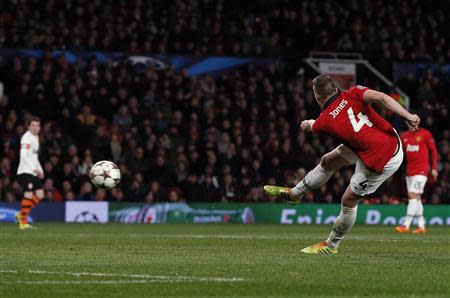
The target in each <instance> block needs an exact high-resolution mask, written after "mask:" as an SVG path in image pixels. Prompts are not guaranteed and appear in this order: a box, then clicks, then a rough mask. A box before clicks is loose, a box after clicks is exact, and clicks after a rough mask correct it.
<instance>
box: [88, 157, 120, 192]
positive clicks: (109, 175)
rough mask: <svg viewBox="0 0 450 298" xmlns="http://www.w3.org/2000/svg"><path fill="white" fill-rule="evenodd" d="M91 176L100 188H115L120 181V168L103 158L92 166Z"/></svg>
mask: <svg viewBox="0 0 450 298" xmlns="http://www.w3.org/2000/svg"><path fill="white" fill-rule="evenodd" d="M89 177H90V178H91V181H92V183H93V184H94V185H95V186H97V187H99V188H105V189H108V188H113V187H115V186H116V185H117V184H118V183H119V182H120V170H119V167H118V166H117V165H116V164H115V163H113V162H111V161H108V160H101V161H98V162H96V163H95V164H94V165H93V166H92V168H91V170H90V172H89Z"/></svg>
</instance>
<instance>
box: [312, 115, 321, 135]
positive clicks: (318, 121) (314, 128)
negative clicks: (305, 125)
mask: <svg viewBox="0 0 450 298" xmlns="http://www.w3.org/2000/svg"><path fill="white" fill-rule="evenodd" d="M321 119H322V118H321V117H320V116H319V118H317V119H316V121H315V122H314V124H313V125H312V126H311V132H312V133H315V134H316V133H320V132H321V131H322V129H323V124H322V122H323V121H322V120H321Z"/></svg>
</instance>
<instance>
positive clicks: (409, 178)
mask: <svg viewBox="0 0 450 298" xmlns="http://www.w3.org/2000/svg"><path fill="white" fill-rule="evenodd" d="M401 139H402V143H403V150H404V151H405V152H406V188H407V190H408V207H407V209H406V218H405V222H404V223H403V225H402V226H398V227H396V228H395V230H396V231H397V232H399V233H407V232H409V227H410V226H411V223H412V221H413V219H414V217H417V222H418V226H419V227H418V228H417V229H415V230H414V231H412V232H413V233H414V234H423V233H425V232H426V229H425V218H424V217H423V205H422V198H421V195H422V194H423V189H424V188H425V184H426V183H427V179H428V175H429V174H430V158H429V156H430V154H431V179H432V180H433V181H436V179H437V176H438V171H437V163H438V154H437V150H436V144H435V142H434V139H433V136H432V135H431V133H430V132H429V131H428V130H426V129H424V128H420V129H419V130H418V131H413V129H411V128H409V131H406V132H404V133H403V134H402V136H401Z"/></svg>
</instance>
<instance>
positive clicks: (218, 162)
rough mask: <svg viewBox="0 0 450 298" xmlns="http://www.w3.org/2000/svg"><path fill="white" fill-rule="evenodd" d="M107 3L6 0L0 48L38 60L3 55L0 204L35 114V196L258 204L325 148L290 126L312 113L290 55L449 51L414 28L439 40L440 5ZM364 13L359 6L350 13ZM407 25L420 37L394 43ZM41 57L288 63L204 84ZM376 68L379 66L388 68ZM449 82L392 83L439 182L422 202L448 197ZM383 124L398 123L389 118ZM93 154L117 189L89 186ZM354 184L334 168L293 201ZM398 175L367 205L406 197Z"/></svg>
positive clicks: (347, 172)
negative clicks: (432, 155)
mask: <svg viewBox="0 0 450 298" xmlns="http://www.w3.org/2000/svg"><path fill="white" fill-rule="evenodd" d="M112 2H113V1H95V0H94V1H83V0H78V1H47V2H46V3H45V4H44V5H43V4H42V3H40V1H27V4H26V5H25V4H24V3H25V2H24V1H8V2H6V3H4V4H3V5H4V7H3V9H2V13H1V14H0V44H1V46H2V47H6V48H42V49H47V51H46V55H45V57H44V58H43V59H36V58H28V59H21V58H19V57H15V58H14V59H11V60H6V59H2V60H0V63H1V64H0V67H1V69H0V73H1V76H0V82H2V84H3V90H4V91H3V93H4V94H3V96H1V97H0V138H1V140H2V144H1V147H0V156H1V160H0V199H1V200H7V201H15V200H17V199H18V198H20V197H21V196H20V192H21V189H20V186H19V184H18V183H17V181H16V180H15V171H16V169H17V163H18V152H19V151H18V150H19V142H20V137H21V135H22V134H23V133H24V132H25V131H26V125H25V121H26V119H27V118H28V117H29V116H30V115H37V116H39V117H40V118H41V124H42V130H41V152H40V160H41V163H42V165H43V167H44V171H45V176H46V177H45V179H44V189H45V193H46V194H45V197H46V199H48V200H54V201H62V200H105V199H108V200H112V201H124V200H125V201H147V202H156V201H166V200H170V201H180V200H187V201H222V202H229V201H268V200H269V198H267V197H265V196H264V195H263V192H262V188H261V186H262V185H263V184H265V183H267V184H284V185H290V186H291V185H294V184H296V183H297V182H298V181H300V180H301V179H302V178H303V177H304V175H305V173H306V171H308V170H310V169H312V168H313V167H314V166H315V165H316V164H317V163H318V161H319V158H320V156H321V155H323V154H324V153H326V152H327V151H329V150H331V149H333V148H334V147H335V146H336V145H337V144H336V143H335V142H334V140H332V139H331V138H327V137H318V136H314V135H310V134H304V133H302V132H300V131H299V129H298V124H299V123H300V122H301V120H304V119H311V118H315V117H317V115H318V114H319V113H320V109H319V107H318V106H317V104H316V103H315V101H314V96H313V94H312V90H311V79H312V76H313V74H309V73H306V74H305V75H303V76H297V77H296V76H294V75H293V74H292V72H289V71H287V69H288V68H289V67H290V66H291V64H290V62H291V60H290V59H291V58H292V57H296V58H298V57H301V55H306V53H307V52H308V51H309V50H327V49H330V48H333V49H335V50H346V51H357V52H362V53H364V54H365V55H366V57H368V58H369V59H370V57H375V56H379V57H384V58H389V59H395V60H399V61H435V62H439V63H444V62H447V61H448V60H449V55H450V51H449V50H448V49H447V48H448V46H446V42H447V41H446V40H445V38H444V37H443V36H439V35H438V34H437V33H436V34H429V32H428V31H426V30H427V29H426V28H429V29H430V30H431V32H445V30H442V29H440V30H438V29H439V28H441V26H444V25H445V18H444V16H443V15H442V11H440V10H439V9H437V10H436V11H435V13H434V14H432V15H431V17H430V18H424V17H423V16H424V13H423V10H424V9H428V8H427V7H426V5H425V4H420V3H419V1H399V2H396V3H391V4H389V5H387V6H384V7H383V8H380V5H381V2H377V1H375V2H370V1H364V2H356V1H347V2H346V3H345V5H346V8H351V9H354V10H355V11H360V12H361V18H358V19H355V20H354V21H351V20H350V16H348V15H345V13H344V12H345V11H348V9H347V10H343V9H340V6H339V5H337V4H336V3H335V2H334V1H326V2H325V3H324V4H323V7H321V8H319V7H318V6H317V4H316V1H292V2H286V1H260V2H261V3H260V5H261V6H260V7H256V8H255V7H246V4H245V1H241V2H243V3H241V4H240V5H237V4H236V1H208V0H204V1H181V0H180V1H174V2H170V3H171V4H168V3H169V2H168V1H131V4H130V3H129V1H117V2H116V1H114V5H113V4H112ZM425 2H427V1H425ZM17 3H18V4H17ZM263 3H264V4H263ZM363 3H364V5H365V6H364V7H366V9H364V10H362V9H361V8H360V7H359V8H358V6H362V5H363ZM16 5H22V6H23V9H20V10H18V9H14V8H15V7H16ZM124 5H131V6H132V7H133V8H134V9H128V10H125V9H122V6H124ZM392 5H398V7H397V9H396V11H397V13H396V14H400V15H399V16H398V17H396V18H393V17H387V13H388V12H389V11H391V10H392V9H393V7H392ZM236 7H239V11H236ZM205 11H208V12H209V13H208V14H207V15H204V14H202V13H200V12H205ZM250 11H252V12H253V13H250ZM269 11H270V13H268V12H269ZM256 12H257V13H256ZM375 12H376V13H375ZM55 16H56V18H57V19H58V22H55V21H54V18H55ZM367 19H369V20H370V22H367ZM363 24H370V25H369V26H366V25H363ZM418 24H423V26H420V27H421V28H423V29H421V30H425V31H423V32H422V31H421V30H419V31H418V32H417V34H415V35H408V34H407V35H404V34H402V32H404V31H405V28H408V31H409V32H411V31H413V30H412V29H411V28H413V27H414V26H417V25H418ZM388 27H391V28H394V30H388V29H387V28H388ZM204 28H208V29H209V30H208V31H205V30H204ZM287 28H288V29H287ZM320 28H327V29H330V28H334V32H333V33H331V31H330V30H327V31H325V30H323V31H322V30H320ZM349 28H351V30H350V31H349V30H348V29H349ZM344 32H348V33H344ZM205 33H208V34H205ZM52 48H53V49H70V50H80V49H85V50H106V51H110V50H114V51H125V52H130V53H139V52H146V53H147V52H150V53H154V52H157V53H182V54H196V55H210V54H212V55H224V54H227V55H238V56H240V55H261V56H275V57H286V59H285V60H283V59H282V60H280V61H279V62H276V63H273V64H270V65H269V66H267V67H256V66H253V65H249V66H245V67H242V68H240V69H238V70H234V71H231V72H228V73H224V74H223V75H221V76H219V77H214V78H213V77H211V76H202V77H189V76H188V75H187V74H186V72H184V71H180V72H177V71H175V70H174V69H172V68H166V69H164V70H161V71H158V70H157V69H156V68H155V67H153V66H149V67H148V68H147V69H146V70H145V71H144V72H142V73H139V72H136V71H135V70H134V69H133V68H132V67H131V66H130V65H129V64H127V63H126V61H122V63H119V64H113V62H112V61H109V62H108V63H106V64H99V63H98V62H97V61H96V59H94V58H93V59H91V60H90V61H89V63H88V64H87V65H86V66H82V65H81V64H78V63H76V64H69V63H68V62H67V61H66V60H65V59H64V57H63V56H61V57H59V58H52V57H51V56H50V55H49V53H50V50H49V49H52ZM445 49H447V52H445ZM394 53H395V54H394ZM382 60H383V59H379V60H378V64H379V66H380V67H381V69H382V70H384V71H387V72H388V73H389V71H390V70H388V69H384V68H383V67H384V66H383V65H382V64H380V63H381V62H380V61H382ZM449 82H450V80H449V77H448V75H446V74H445V73H444V72H433V71H431V70H430V71H428V72H426V73H425V75H424V76H422V77H414V76H409V77H407V78H406V79H404V80H402V81H401V82H399V85H400V86H401V87H402V88H403V89H404V90H405V91H406V92H407V93H408V94H409V95H410V96H411V98H412V107H413V108H414V109H415V110H416V111H417V112H418V114H419V115H420V116H421V117H422V124H423V127H426V128H428V129H429V130H430V131H431V132H432V133H433V135H434V137H435V139H436V142H437V146H438V151H439V168H438V171H439V179H438V181H437V182H436V183H434V184H431V185H430V187H429V188H428V190H427V192H426V197H427V198H428V199H429V202H430V203H434V204H438V203H449V202H450V201H449V199H450V195H449V194H450V180H449V179H450V123H449V121H448V119H449V114H448V112H449V111H448V108H449V106H450V98H449V95H448V92H447V93H446V90H449ZM360 83H365V84H367V85H368V86H369V87H372V88H377V87H379V86H372V85H371V84H370V82H366V81H362V82H360ZM385 116H386V115H385ZM387 117H389V115H387ZM390 120H392V121H393V122H394V123H396V124H397V128H398V129H404V127H402V126H401V125H400V124H399V121H397V120H398V119H390ZM100 159H108V160H112V161H114V162H116V163H117V164H118V165H119V167H120V169H121V172H122V175H123V178H122V181H121V183H120V185H119V186H118V187H117V188H115V189H113V190H111V191H105V190H102V189H95V188H94V187H93V185H92V184H91V183H90V182H89V177H88V175H87V173H88V170H89V168H90V166H91V165H92V164H93V162H95V161H97V160H100ZM351 174H352V171H351V169H344V170H342V171H339V172H337V173H336V174H335V175H334V176H333V177H332V178H331V181H330V182H328V183H327V184H326V185H323V186H322V187H321V188H320V189H318V190H316V191H314V192H313V193H310V194H309V195H308V196H307V197H306V198H305V200H306V201H315V202H324V203H331V202H338V201H339V198H340V195H341V194H342V193H343V192H344V190H345V188H346V186H347V185H348V182H349V180H350V177H351ZM403 181H404V176H402V173H401V172H399V173H398V174H397V175H395V177H394V178H393V179H390V180H389V181H388V182H387V183H386V184H385V185H384V186H383V187H382V188H381V189H380V190H379V191H377V193H376V194H375V198H376V199H367V200H366V202H370V203H377V202H383V203H395V202H398V201H399V200H401V199H402V196H404V195H405V190H404V189H403V187H402V185H403Z"/></svg>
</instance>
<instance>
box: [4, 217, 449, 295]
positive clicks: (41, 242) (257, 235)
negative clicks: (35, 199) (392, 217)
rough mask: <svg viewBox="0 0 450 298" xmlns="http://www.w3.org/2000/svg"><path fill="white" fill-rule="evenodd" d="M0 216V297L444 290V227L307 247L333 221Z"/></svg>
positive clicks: (374, 230)
mask: <svg viewBox="0 0 450 298" xmlns="http://www.w3.org/2000/svg"><path fill="white" fill-rule="evenodd" d="M38 227H39V229H38V230H34V231H25V232H21V231H19V229H18V228H17V226H16V225H12V224H1V225H0V243H1V244H0V255H1V259H0V297H34V298H36V297H77V298H79V297H158V296H195V297H198V296H234V297H239V296H255V297H261V296H297V297H298V296H353V297H356V296H391V297H413V296H414V297H424V296H429V297H450V229H449V228H448V227H430V229H429V233H428V234H426V235H420V236H417V235H412V234H407V235H404V234H403V235H400V234H395V233H394V232H393V227H391V226H390V227H387V226H355V227H354V228H353V230H352V231H351V232H350V234H349V235H348V236H347V238H346V239H345V240H344V241H343V242H342V244H341V247H340V251H339V254H337V255H316V256H311V255H304V254H301V253H300V249H301V248H303V247H305V246H307V245H310V244H313V243H316V242H318V241H320V240H323V239H324V238H325V236H327V235H328V232H329V230H330V227H329V226H309V225H297V226H282V225H121V224H106V225H92V224H38Z"/></svg>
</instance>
